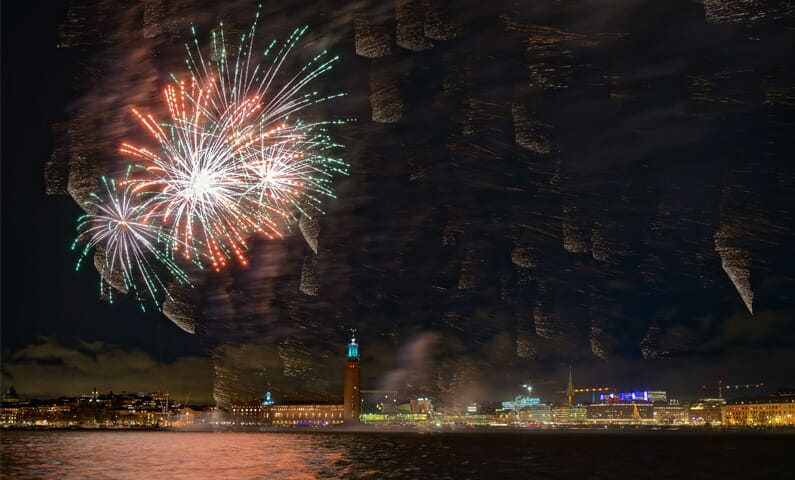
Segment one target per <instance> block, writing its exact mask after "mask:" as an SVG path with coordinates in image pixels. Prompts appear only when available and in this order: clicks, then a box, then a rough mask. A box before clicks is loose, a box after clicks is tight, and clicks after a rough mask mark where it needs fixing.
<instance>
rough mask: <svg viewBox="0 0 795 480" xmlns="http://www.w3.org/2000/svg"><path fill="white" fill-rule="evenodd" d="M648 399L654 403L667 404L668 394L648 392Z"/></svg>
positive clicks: (655, 391) (660, 391) (661, 391)
mask: <svg viewBox="0 0 795 480" xmlns="http://www.w3.org/2000/svg"><path fill="white" fill-rule="evenodd" d="M646 399H647V400H648V401H650V402H652V403H655V402H667V401H668V392H666V391H664V390H648V391H646Z"/></svg>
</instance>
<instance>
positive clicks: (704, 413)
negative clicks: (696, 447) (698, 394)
mask: <svg viewBox="0 0 795 480" xmlns="http://www.w3.org/2000/svg"><path fill="white" fill-rule="evenodd" d="M724 405H726V400H724V399H723V398H702V399H699V400H698V401H696V402H693V403H691V404H690V408H688V417H689V418H688V420H689V422H690V423H691V424H693V425H713V426H715V425H720V424H721V421H722V420H721V407H723V406H724Z"/></svg>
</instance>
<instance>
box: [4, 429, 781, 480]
mask: <svg viewBox="0 0 795 480" xmlns="http://www.w3.org/2000/svg"><path fill="white" fill-rule="evenodd" d="M0 440H2V452H0V453H2V457H1V459H2V470H0V473H1V475H0V476H1V477H2V478H8V479H18V478H56V477H57V478H59V479H76V478H81V479H84V478H91V479H93V478H101V479H107V478H112V479H136V480H139V479H148V478H168V479H204V478H212V479H221V480H223V479H240V478H248V479H260V478H261V479H320V478H376V479H381V478H401V479H402V478H422V479H423V480H428V479H437V478H438V479H460V478H531V477H532V478H533V479H541V478H550V479H552V478H583V479H602V478H632V479H633V480H639V479H645V478H648V479H657V478H669V479H671V478H687V479H699V478H721V479H723V480H726V479H734V478H783V477H785V476H786V475H784V474H785V473H787V472H786V470H785V467H786V466H787V465H786V463H785V462H784V461H783V460H782V459H783V458H784V453H786V452H791V451H795V435H793V434H792V433H790V434H786V433H785V434H778V435H773V434H764V433H762V434H752V435H749V434H734V433H717V434H709V435H707V434H703V433H698V432H692V433H691V432H678V433H676V434H673V433H671V434H666V433H660V432H656V433H655V432H646V433H613V434H609V433H607V434H603V433H597V432H585V433H579V434H560V433H555V432H536V433H497V434H483V433H471V434H428V435H420V434H404V433H340V432H318V433H295V432H292V433H207V432H205V433H188V432H131V431H116V432H112V431H94V432H27V431H11V432H9V431H5V432H0ZM683 453H687V455H683ZM749 469H751V470H749ZM751 473H752V474H751ZM789 473H791V472H789ZM530 474H532V475H530ZM749 474H750V475H749Z"/></svg>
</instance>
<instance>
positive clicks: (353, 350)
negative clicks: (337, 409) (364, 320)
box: [342, 332, 361, 423]
mask: <svg viewBox="0 0 795 480" xmlns="http://www.w3.org/2000/svg"><path fill="white" fill-rule="evenodd" d="M359 380H360V377H359V344H358V343H356V333H355V332H353V333H352V334H351V343H349V344H348V359H347V360H346V361H345V389H344V393H345V399H344V401H343V403H344V406H343V410H342V420H343V421H345V422H348V423H350V422H358V421H359V413H360V412H359V411H360V409H361V391H360V388H359Z"/></svg>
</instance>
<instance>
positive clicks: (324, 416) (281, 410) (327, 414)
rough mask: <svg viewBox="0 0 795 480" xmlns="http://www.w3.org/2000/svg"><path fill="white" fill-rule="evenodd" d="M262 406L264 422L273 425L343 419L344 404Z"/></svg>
mask: <svg viewBox="0 0 795 480" xmlns="http://www.w3.org/2000/svg"><path fill="white" fill-rule="evenodd" d="M264 408H265V409H266V410H265V422H266V423H268V424H270V425H273V426H327V425H336V424H340V423H343V421H344V406H343V405H340V404H338V403H328V404H325V403H309V404H307V403H302V404H294V405H291V404H282V405H271V406H269V407H264ZM357 410H358V409H357ZM357 419H358V417H357Z"/></svg>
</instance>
